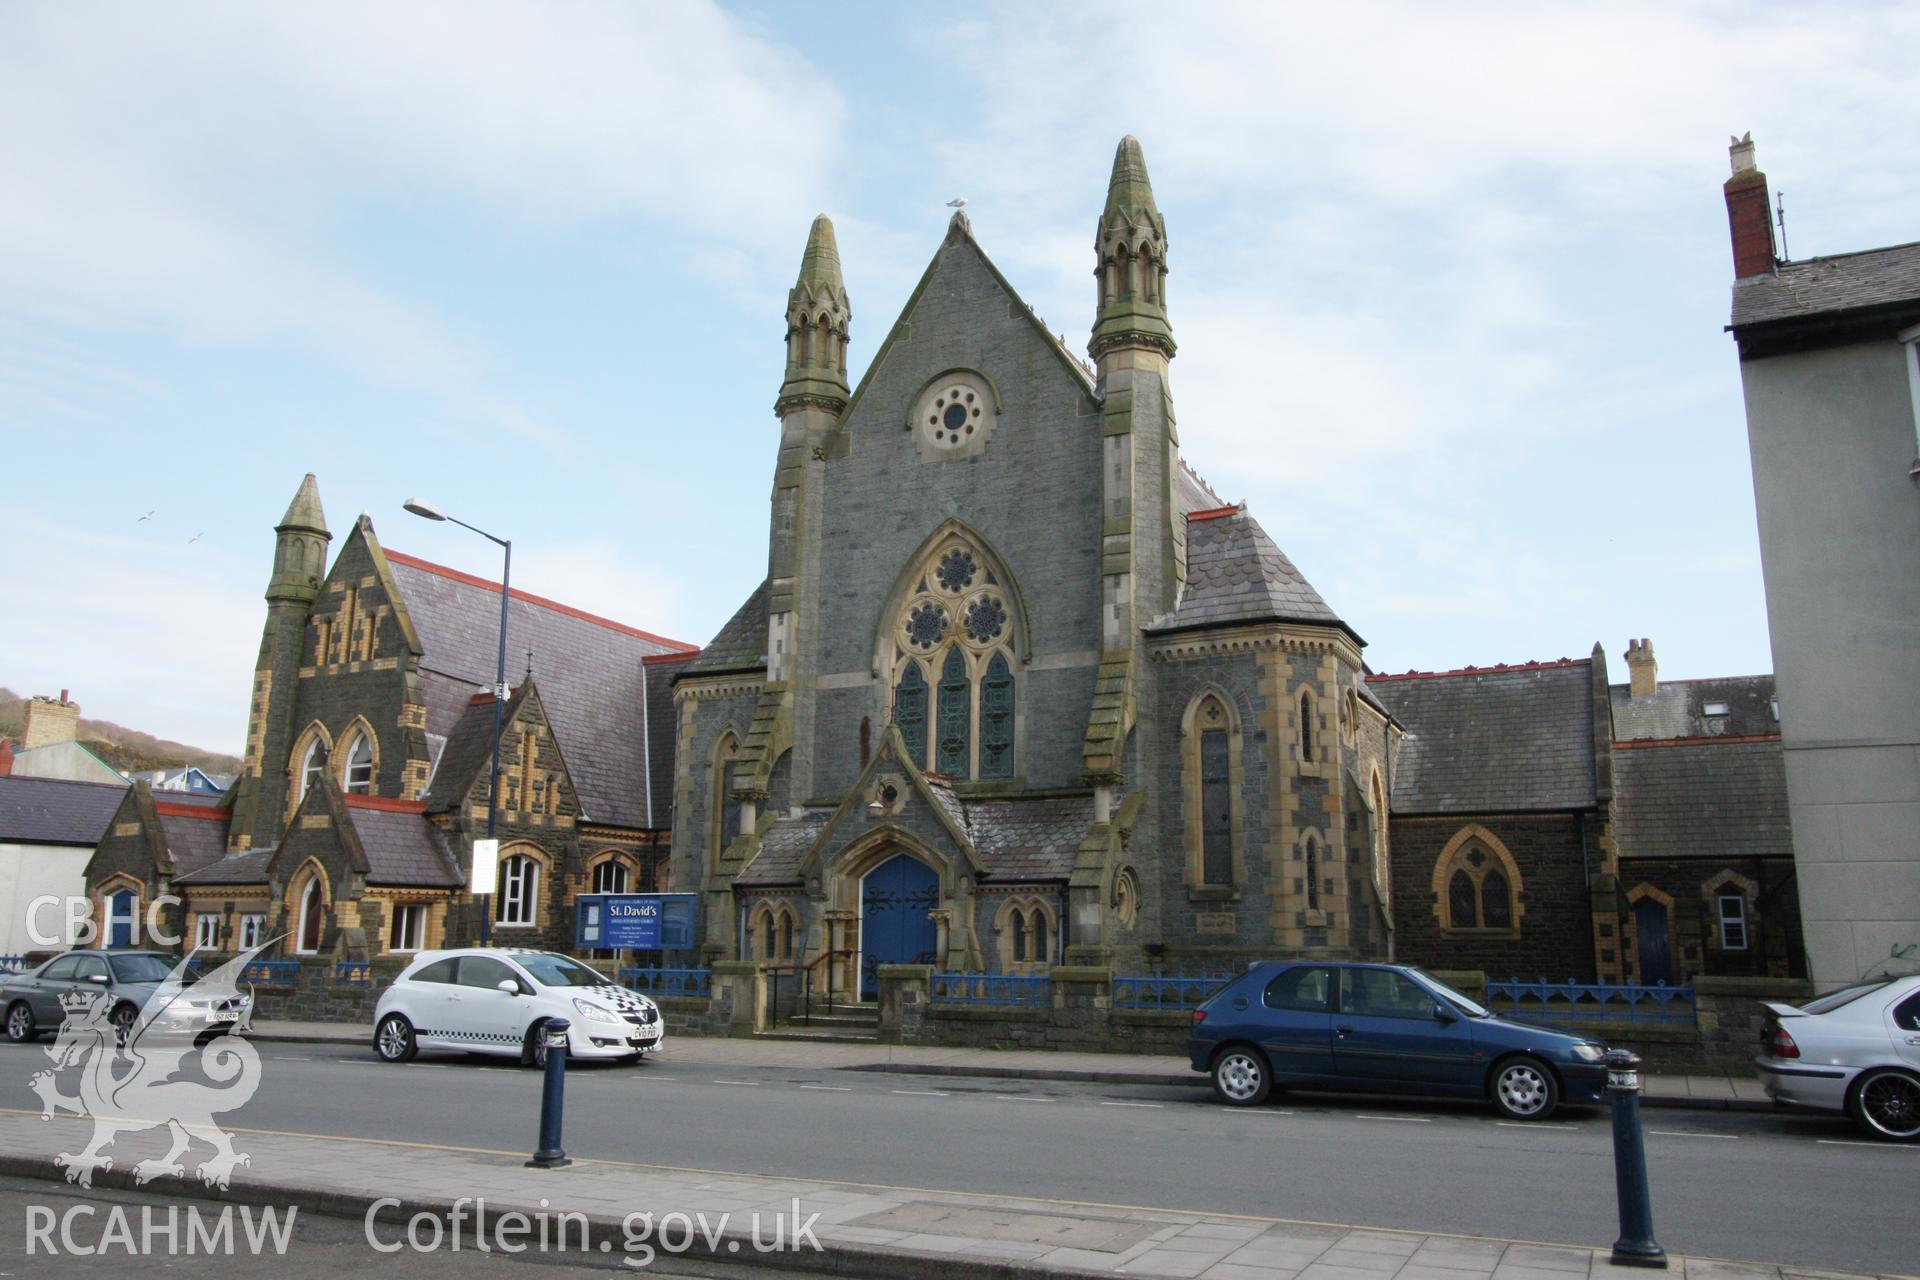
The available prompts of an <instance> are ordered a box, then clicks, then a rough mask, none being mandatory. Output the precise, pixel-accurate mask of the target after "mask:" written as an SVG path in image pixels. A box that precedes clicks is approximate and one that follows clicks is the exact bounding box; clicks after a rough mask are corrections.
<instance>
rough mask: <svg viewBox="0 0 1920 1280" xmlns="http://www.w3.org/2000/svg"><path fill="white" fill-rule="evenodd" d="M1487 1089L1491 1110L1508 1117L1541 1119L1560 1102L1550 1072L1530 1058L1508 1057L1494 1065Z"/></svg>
mask: <svg viewBox="0 0 1920 1280" xmlns="http://www.w3.org/2000/svg"><path fill="white" fill-rule="evenodd" d="M1487 1092H1488V1094H1489V1095H1490V1096H1491V1097H1492V1098H1493V1107H1494V1110H1496V1111H1498V1112H1499V1113H1500V1114H1501V1115H1503V1116H1506V1117H1507V1118H1508V1119H1510V1120H1544V1119H1546V1118H1547V1117H1548V1116H1550V1115H1552V1114H1553V1109H1554V1107H1556V1106H1558V1105H1559V1103H1560V1086H1559V1084H1557V1083H1556V1082H1555V1081H1554V1078H1553V1072H1551V1071H1549V1070H1548V1069H1547V1067H1546V1065H1545V1064H1544V1063H1542V1062H1540V1061H1539V1060H1537V1059H1534V1058H1509V1059H1508V1060H1507V1061H1505V1062H1503V1063H1501V1064H1500V1065H1499V1066H1498V1067H1495V1068H1494V1071H1493V1080H1492V1082H1491V1083H1490V1084H1489V1085H1488V1087H1487Z"/></svg>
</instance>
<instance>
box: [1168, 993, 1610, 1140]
mask: <svg viewBox="0 0 1920 1280" xmlns="http://www.w3.org/2000/svg"><path fill="white" fill-rule="evenodd" d="M1606 1052H1607V1050H1606V1046H1605V1045H1603V1044H1601V1043H1599V1042H1598V1041H1595V1040H1590V1039H1587V1038H1586V1037H1583V1036H1577V1035H1570V1034H1568V1033H1566V1032H1562V1031H1554V1030H1551V1029H1549V1028H1546V1027H1534V1026H1527V1025H1525V1024H1522V1023H1518V1022H1509V1021H1507V1020H1506V1019H1505V1018H1499V1017H1495V1016H1494V1015H1493V1014H1492V1013H1490V1012H1488V1011H1487V1010H1486V1009H1483V1008H1481V1007H1480V1006H1479V1005H1478V1004H1475V1003H1474V1002H1473V1001H1472V1000H1469V999H1467V997H1465V996H1463V995H1461V994H1460V993H1459V992H1457V991H1454V990H1451V989H1450V988H1448V987H1446V986H1444V985H1442V984H1441V983H1439V982H1437V981H1435V980H1434V979H1433V978H1432V977H1431V976H1429V975H1428V974H1426V973H1423V972H1421V971H1420V970H1419V969H1415V968H1410V967H1408V966H1406V965H1397V964H1334V963H1328V962H1324V961H1311V960H1306V961H1291V962H1284V963H1268V964H1256V965H1254V966H1253V967H1252V968H1251V969H1249V970H1248V972H1246V973H1245V974H1243V975H1241V976H1240V977H1239V978H1236V979H1235V980H1234V981H1232V982H1231V983H1229V984H1227V985H1226V986H1225V987H1222V988H1221V989H1220V990H1219V991H1216V992H1215V993H1214V994H1213V995H1211V996H1210V997H1208V998H1207V1001H1206V1003H1204V1004H1202V1005H1201V1006H1200V1007H1199V1008H1198V1009H1196V1010H1194V1012H1193V1034H1192V1036H1191V1037H1190V1038H1189V1040H1188V1041H1187V1055H1188V1057H1189V1058H1191V1059H1192V1062H1193V1069H1194V1070H1195V1071H1205V1072H1207V1073H1209V1074H1210V1075H1212V1077H1213V1088H1214V1092H1215V1093H1217V1094H1218V1095H1219V1096H1220V1100H1221V1101H1222V1102H1224V1103H1226V1104H1228V1105H1229V1106H1235V1107H1251V1106H1257V1105H1259V1104H1260V1103H1262V1102H1265V1101H1266V1100H1267V1099H1268V1098H1269V1097H1270V1096H1272V1095H1273V1094H1274V1093H1275V1092H1277V1091H1281V1090H1285V1089H1291V1088H1302V1089H1337V1090H1343V1091H1344V1090H1351V1091H1354V1092H1361V1093H1421V1094H1433V1095H1439V1096H1442V1097H1453V1098H1485V1099H1487V1100H1488V1101H1489V1102H1491V1103H1492V1104H1493V1107H1494V1109H1495V1110H1496V1111H1498V1112H1499V1113H1500V1114H1502V1115H1504V1116H1508V1117H1510V1118H1512V1119H1515V1120H1540V1119H1544V1118H1545V1117H1547V1116H1549V1115H1551V1114H1553V1110H1554V1108H1555V1107H1557V1106H1559V1105H1560V1104H1561V1103H1562V1102H1572V1103H1589V1104H1592V1103H1599V1102H1601V1101H1602V1100H1603V1099H1604V1097H1605V1090H1606V1084H1607V1069H1606V1066H1605V1062H1604V1060H1605V1058H1606Z"/></svg>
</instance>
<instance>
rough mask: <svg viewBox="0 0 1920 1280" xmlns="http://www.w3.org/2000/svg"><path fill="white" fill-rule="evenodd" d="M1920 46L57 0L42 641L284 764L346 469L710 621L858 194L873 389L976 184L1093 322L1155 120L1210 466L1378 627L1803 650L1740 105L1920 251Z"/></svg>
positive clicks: (683, 617) (1682, 654)
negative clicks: (277, 583)
mask: <svg viewBox="0 0 1920 1280" xmlns="http://www.w3.org/2000/svg"><path fill="white" fill-rule="evenodd" d="M1916 47H1920V6H1914V5H1911V4H1905V5H1899V4H1886V5H1881V4H1867V3H1860V4H1845V3H1828V4H1822V5H1819V6H1807V5H1778V6H1771V5H1764V4H1754V3H1740V4H1734V3H1728V4H1675V3H1637V2H1635V0H1611V2H1609V3H1603V4H1571V3H1569V4H1550V5H1540V4H1512V5H1503V4H1476V3H1459V4H1448V5H1444V6H1442V5H1430V4H1424V3H1419V2H1418V0H1396V2H1382V3H1368V2H1365V0H1361V2H1356V3H1343V4H1340V5H1326V4H1312V5H1308V4H1283V3H1265V2H1258V3H1246V4H1231V3H1195V4H1177V5H1175V4H1166V3H1161V4H1157V5H1156V4H1134V3H1123V2H1114V3H1101V4H1082V3H1076V2H1072V0H1048V3H1045V4H1031V5H1016V4H998V3H991V2H989V3H975V4H970V5H965V6H934V5H923V4H898V3H880V2H877V0H876V2H873V3H846V4H838V5H831V6H829V5H799V4H792V5H789V4H777V5H776V4H763V5H751V4H740V5H716V4H712V3H704V2H701V0H675V2H674V3H661V4H643V3H637V2H626V0H620V2H615V0H546V2H544V3H532V2H527V3H508V2H506V0H465V2H462V3H437V2H432V0H413V2H412V3H409V4H406V5H392V4H387V3H371V2H361V0H334V2H332V3H329V4H325V5H313V4H308V5H291V4H281V5H244V4H231V3H228V4H210V3H194V2H193V0H176V2H175V3H170V4H167V5H151V4H144V3H120V4H114V3H99V4H88V5H74V4H68V3H63V2H61V0H45V2H38V3H36V2H35V0H15V2H14V3H10V4H7V5H5V6H4V7H0V457H4V459H5V462H6V466H5V468H4V475H5V479H6V484H5V490H4V496H3V497H0V501H4V503H5V509H6V512H7V515H8V517H9V518H8V520H7V534H6V537H5V539H4V542H0V601H4V605H5V616H6V623H5V626H4V627H0V685H4V686H7V687H10V688H12V689H14V690H15V691H16V692H19V693H54V692H57V691H58V690H59V689H61V688H70V689H72V690H73V696H74V698H75V700H76V701H78V702H79V703H81V705H82V707H83V709H84V711H85V714H87V715H89V716H97V717H100V718H104V719H111V720H115V721H118V722H119V723H121V724H124V725H128V726H131V727H137V728H140V729H143V730H145V731H147V732H150V733H156V734H159V735H161V736H165V737H172V738H177V739H180V740H182V741H186V742H189V743H192V744H194V745H197V746H201V747H205V748H208V749H213V750H222V751H228V752H235V753H237V752H238V751H239V749H240V745H241V740H242V736H243V733H244V729H245V720H246V698H247V690H248V684H249V677H250V673H251V670H252V667H253V661H254V656H255V652H256V650H257V648H258V645H259V635H260V624H261V622H262V620H263V618H264V611H265V605H264V601H263V597H262V592H263V590H264V588H265V586H266V582H267V577H268V574H269V571H270V569H271V561H272V552H273V532H272V526H273V524H274V523H275V521H276V520H277V519H278V518H279V516H280V515H281V513H282V512H283V511H284V510H285V508H286V505H287V503H288V501H289V500H290V499H291V497H292V496H293V493H294V491H295V489H296V488H297V487H298V485H299V483H300V479H301V477H302V475H303V474H305V473H306V472H308V471H312V472H314V473H316V474H317V475H318V477H319V483H320V490H321V495H322V498H323V501H324V503H325V506H326V511H327V516H328V519H329V521H330V523H331V525H332V528H333V531H334V534H335V542H334V545H335V548H336V549H337V548H338V546H339V545H340V542H341V541H342V540H343V536H344V534H345V532H346V531H347V530H348V529H349V528H350V527H351V524H352V522H353V520H354V518H355V517H356V516H357V515H358V514H359V513H361V512H363V511H364V512H366V513H368V514H370V515H371V516H372V518H373V520H374V522H375V527H376V529H377V531H378V533H379V535H380V538H381V541H382V542H383V543H384V544H385V545H387V546H389V547H393V548H396V549H399V550H403V551H407V552H410V553H413V554H415V555H420V556H425V557H427V558H429V559H433V560H437V561H440V562H442V563H446V564H450V565H453V566H456V567H458V568H461V569H464V570H468V571H470V572H474V573H479V574H485V575H488V576H492V577H497V576H498V565H499V561H498V556H499V552H498V549H497V548H495V547H494V546H493V544H491V543H489V542H486V541H485V540H483V539H481V538H478V537H476V536H474V535H472V534H469V533H467V532H465V531H464V530H461V529H458V528H456V527H454V526H452V525H446V524H429V523H426V522H423V521H420V520H418V519H416V518H414V517H412V516H409V515H407V514H405V513H404V512H403V511H402V509H401V504H402V503H403V502H404V501H405V500H406V499H407V498H409V497H411V496H414V495H416V494H418V495H419V496H422V497H425V498H428V499H429V500H431V501H433V502H435V503H437V504H439V505H440V506H442V507H444V508H445V509H446V510H448V511H449V512H451V513H453V514H455V515H458V516H460V517H461V518H462V519H465V520H467V521H469V522H470V523H473V524H476V525H479V526H481V527H482V528H486V529H488V530H489V531H491V532H493V533H496V534H498V535H500V536H503V537H508V538H511V539H512V540H513V543H514V583H515V585H516V586H521V587H525V588H526V589H527V590H530V591H534V592H538V593H540V594H543V595H547V596H550V597H554V598H557V599H560V600H563V601H565V602H567V603H569V604H572V605H575V606H577V607H580V608H584V609H589V610H592V611H595V612H598V613H602V614H605V615H608V616H610V617H613V618H617V619H619V620H621V621H624V622H628V623H631V624H633V625H636V626H641V627H644V628H646V629H648V630H652V631H655V632H659V633H662V634H665V635H668V636H672V637H675V638H678V639H682V640H685V641H688V642H690V643H694V644H700V643H704V642H705V641H706V640H708V639H709V638H710V637H711V636H712V634H713V633H714V631H716V630H717V629H718V628H719V626H720V625H721V623H723V622H724V621H725V620H726V618H727V617H728V616H729V615H730V614H731V613H732V611H733V610H734V608H735V607H736V606H737V605H738V604H739V603H740V601H741V600H742V599H743V598H744V597H745V596H746V595H747V594H748V593H749V592H750V591H751V590H752V589H753V587H754V586H755V585H756V584H757V583H758V582H759V580H760V578H761V577H762V575H763V574H764V571H765V561H766V532H767V500H768V494H769V490H770V486H771V481H772V472H773V463H774V449H775V444H776V437H777V424H776V421H775V419H774V417H773V414H772V404H773V399H774V396H775V394H776V392H777V391H778V388H779V385H780V380H781V373H782V359H783V334H784V309H785V299H786V291H787V289H788V288H789V287H790V286H791V284H792V282H793V277H794V274H795V272H796V270H797V268H798V265H799V259H800V253H801V250H802V248H803V247H804V245H805V241H806V235H807V229H808V225H809V222H810V220H811V218H812V217H813V215H814V214H815V213H817V212H825V213H827V214H828V215H829V216H831V217H832V218H833V220H834V223H835V226H836V228H837V233H838V240H839V246H840V253H841V258H842V262H843V264H844V266H845V271H846V278H847V286H848V289H849V292H850V294H851V297H852V303H853V340H852V350H851V358H850V367H851V369H852V371H853V374H854V377H855V378H856V380H857V378H858V376H859V374H860V372H862V371H863V370H864V368H865V366H866V364H867V362H868V360H870V358H871V356H872V354H873V352H874V350H875V348H876V347H877V345H878V343H879V342H880V340H881V339H882V338H883V337H884V335H885V334H886V332H887V330H888V328H889V327H890V326H891V324H892V322H893V319H894V317H895V316H896V315H897V314H898V312H899V310H900V308H901V307H902V306H903V305H904V303H905V301H906V298H907V294H908V292H909V291H910V290H911V288H912V286H913V284H914V282H915V280H916V279H917V278H918V276H919V274H920V272H921V271H922V270H923V269H924V268H925V266H926V263H927V261H928V259H929V258H930V257H931V256H932V254H933V253H934V251H935V250H936V249H937V247H938V246H939V243H940V240H941V237H942V234H943V232H944V229H945V225H946V221H947V216H948V212H949V211H948V210H947V208H946V207H945V204H946V201H947V200H949V199H950V198H952V197H955V196H965V197H967V199H968V205H967V212H968V214H969V216H970V218H971V220H972V224H973V229H974V233H975V235H976V237H977V238H978V240H979V241H980V243H981V244H982V246H983V247H984V248H985V249H986V251H987V252H988V254H989V255H990V256H991V257H992V258H993V259H994V261H995V262H996V263H997V264H998V265H999V267H1000V268H1001V270H1002V271H1003V272H1004V273H1005V274H1006V275H1007V276H1008V277H1009V279H1010V280H1011V281H1012V282H1013V284H1014V285H1015V287H1016V288H1017V289H1019V290H1020V292H1021V294H1022V296H1023V297H1024V298H1025V299H1026V300H1027V301H1028V302H1029V303H1031V304H1032V305H1033V306H1034V307H1035V309H1036V310H1037V311H1038V312H1039V313H1040V315H1042V316H1043V317H1045V318H1046V319H1047V321H1048V322H1049V324H1050V326H1051V327H1052V328H1053V329H1054V330H1055V331H1056V332H1059V333H1063V334H1065V335H1066V336H1067V339H1068V342H1069V344H1070V345H1071V346H1073V347H1074V348H1075V349H1083V348H1084V345H1085V341H1086V335H1087V331H1088V329H1089V327H1090V325H1091V322H1092V319H1093V280H1092V271H1093V260H1094V259H1093V233H1094V224H1095V219H1096V218H1097V217H1098V215H1099V212H1100V207H1101V203H1102V199H1103V197H1104V193H1105V183H1106V178H1107V174H1108V170H1109V168H1110V166H1111V163H1112V156H1113V150H1114V146H1115V144H1116V143H1117V141H1118V140H1119V138H1120V137H1121V136H1122V135H1123V134H1127V133H1132V134H1134V135H1136V136H1137V137H1139V139H1140V140H1141V142H1142V144H1143V146H1144V148H1145V152H1146V157H1147V163H1148V167H1149V169H1150V171H1151V174H1152V178H1153V184H1154V192H1155V195H1156V197H1157V200H1158V203H1159V206H1160V209H1161V212H1162V213H1163V214H1164V215H1165V217H1166V220H1167V227H1168V235H1169V242H1170V247H1169V258H1170V267H1171V274H1170V277H1169V281H1168V289H1167V296H1168V302H1169V309H1170V313H1171V317H1172V321H1173V326H1174V332H1175V336H1176V338H1177V340H1178V342H1179V344H1180V351H1179V355H1178V357H1177V358H1176V359H1175V361H1174V363H1173V368H1172V384H1173V392H1174V395H1175V398H1176V402H1177V404H1178V407H1179V417H1180V429H1181V440H1182V448H1183V451H1184V453H1185V456H1186V458H1187V459H1188V461H1189V462H1190V463H1191V464H1192V465H1193V466H1194V467H1195V468H1196V469H1197V470H1198V471H1199V472H1200V473H1201V474H1202V475H1204V476H1205V477H1206V478H1207V479H1208V480H1209V481H1210V482H1211V483H1212V485H1213V487H1214V488H1215V489H1216V490H1217V491H1218V492H1219V493H1220V494H1221V496H1222V497H1223V498H1225V499H1226V500H1228V501H1240V500H1242V499H1244V500H1245V501H1247V502H1248V503H1249V504H1250V506H1251V509H1252V511H1253V513H1254V515H1255V516H1256V518H1258V519H1259V520H1260V521H1261V523H1262V524H1263V525H1264V527H1265V528H1266V529H1267V531H1268V532H1269V533H1270V534H1271V535H1272V536H1273V537H1274V539H1275V540H1276V541H1277V542H1278V543H1279V544H1280V545H1281V547H1282V548H1284V549H1285V550H1286V551H1287V552H1288V553H1289V555H1290V556H1291V557H1292V558H1293V560H1294V561H1295V562H1296V564H1298V565H1299V567H1300V568H1301V570H1302V571H1303V572H1304V573H1305V574H1306V576H1307V578H1308V579H1309V580H1310V581H1312V582H1313V583H1314V584H1315V586H1316V587H1318V589H1319V590H1320V592H1321V594H1322V595H1324V596H1325V597H1326V598H1327V600H1328V601H1329V602H1330V603H1331V604H1332V605H1333V606H1334V608H1335V609H1336V610H1338V611H1339V612H1340V613H1341V614H1342V616H1343V617H1344V618H1345V619H1346V620H1347V621H1348V622H1349V623H1350V624H1351V625H1352V626H1353V627H1354V628H1355V629H1356V630H1357V631H1358V632H1359V633H1360V634H1361V635H1363V636H1364V637H1366V639H1367V641H1368V649H1367V657H1368V660H1369V662H1370V664H1371V665H1372V666H1373V668H1374V669H1376V670H1380V671H1396V672H1397V671H1405V670H1408V669H1411V668H1419V669H1422V670H1438V669H1450V668H1455V667H1460V666H1465V665H1468V664H1474V665H1480V666H1487V665H1492V664H1494V663H1499V662H1522V661H1527V660H1530V659H1553V658H1559V657H1563V656H1566V657H1580V656H1583V655H1585V654H1586V653H1587V651H1588V650H1589V649H1590V648H1591V647H1592V645H1593V644H1594V643H1595V642H1596V641H1598V642H1599V643H1601V644H1602V645H1603V646H1604V647H1605V648H1606V650H1607V652H1608V654H1609V659H1610V663H1611V665H1612V667H1613V674H1614V678H1615V679H1616V680H1624V679H1625V664H1624V661H1623V660H1622V656H1621V655H1622V653H1623V651H1624V649H1625V647H1626V644H1627V640H1628V639H1629V638H1630V637H1636V636H1647V637H1650V638H1652V639H1653V642H1654V647H1655V651H1656V653H1657V655H1658V657H1659V660H1660V670H1661V675H1662V676H1663V677H1666V678H1687V677H1694V676H1709V675H1738V674H1750V673H1755V672H1763V671H1768V670H1771V668H1772V661H1771V657H1770V652H1769V647H1768V640H1767V628H1766V610H1765V595H1764V590H1763V586H1762V582H1761V576H1760V560H1759V548H1758V540H1757V536H1756V532H1755V524H1754V511H1753V490H1752V477H1751V471H1750V466H1749V460H1748V453H1747V445H1746V435H1745V425H1744V419H1743V416H1742V411H1741V400H1740V384H1739V370H1738V364H1737V361H1736V358H1735V353H1734V348H1733V344H1732V340H1731V339H1730V338H1729V337H1728V336H1727V335H1726V333H1725V332H1724V331H1723V326H1724V325H1725V323H1726V318H1727V313H1728V305H1729V304H1728V297H1729V286H1730V284H1731V279H1732V267H1731V255H1730V252H1729V249H1728V238H1727V228H1726V214H1725V207H1724V204H1723V202H1722V199H1721V194H1720V187H1721V183H1722V182H1723V181H1724V180H1725V178H1726V177H1727V174H1728V165H1727V142H1728V137H1729V135H1730V134H1732V133H1743V132H1746V131H1748V130H1751V131H1752V132H1753V136H1754V139H1755V141H1756V143H1757V145H1758V157H1759V161H1760V164H1761V167H1762V168H1763V169H1764V170H1765V171H1766V172H1767V173H1768V175H1769V177H1770V178H1771V179H1772V182H1773V186H1774V190H1775V191H1776V192H1778V193H1780V194H1781V195H1782V196H1783V197H1784V202H1785V207H1786V219H1787V225H1786V239H1787V247H1788V250H1789V251H1790V253H1791V255H1792V256H1793V257H1795V258H1807V257H1812V256H1816V255H1819V254H1826V253H1838V252H1847V251H1850V250H1857V249H1865V248H1872V247H1876V246H1881V245H1887V244H1895V243H1901V242H1905V241H1910V240H1913V239H1916V238H1920V213H1917V212H1916V211H1920V167H1916V166H1915V165H1913V164H1912V163H1911V162H1910V152H1911V139H1913V138H1914V137H1916V136H1920V95H1915V94H1914V93H1913V92H1912V83H1911V71H1912V68H1911V54H1912V51H1913V50H1914V49H1915V48H1916ZM149 513H151V514H150V515H149ZM143 517H145V518H143Z"/></svg>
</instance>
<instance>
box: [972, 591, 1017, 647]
mask: <svg viewBox="0 0 1920 1280" xmlns="http://www.w3.org/2000/svg"><path fill="white" fill-rule="evenodd" d="M1006 629H1007V606H1005V605H1004V604H1001V603H1000V601H999V600H997V599H995V598H994V597H993V596H980V597H979V598H977V599H976V600H974V602H973V603H972V604H969V605H968V606H967V634H968V635H969V636H972V637H973V639H974V641H975V642H976V643H978V644H985V643H986V642H987V641H989V640H991V639H993V638H994V637H995V636H998V635H999V634H1000V633H1001V632H1002V631H1005V630H1006Z"/></svg>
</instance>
